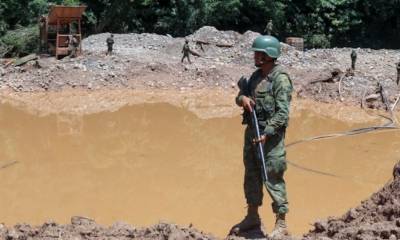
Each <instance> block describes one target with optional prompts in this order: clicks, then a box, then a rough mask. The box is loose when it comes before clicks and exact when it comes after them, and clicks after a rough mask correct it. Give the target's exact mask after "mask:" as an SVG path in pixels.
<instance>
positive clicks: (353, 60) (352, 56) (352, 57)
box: [350, 49, 357, 70]
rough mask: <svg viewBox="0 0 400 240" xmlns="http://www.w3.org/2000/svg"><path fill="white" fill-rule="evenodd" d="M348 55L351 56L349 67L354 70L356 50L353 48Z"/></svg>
mask: <svg viewBox="0 0 400 240" xmlns="http://www.w3.org/2000/svg"><path fill="white" fill-rule="evenodd" d="M350 57H351V69H352V70H355V69H356V60H357V53H356V51H355V50H354V49H353V50H352V51H351V54H350Z"/></svg>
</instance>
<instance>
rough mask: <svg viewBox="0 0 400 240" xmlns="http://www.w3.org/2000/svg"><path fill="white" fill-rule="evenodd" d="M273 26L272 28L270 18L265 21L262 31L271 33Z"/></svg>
mask: <svg viewBox="0 0 400 240" xmlns="http://www.w3.org/2000/svg"><path fill="white" fill-rule="evenodd" d="M273 28H274V24H273V23H272V20H271V19H270V20H269V21H268V23H267V26H266V27H265V29H264V32H265V33H267V35H271V34H272V29H273Z"/></svg>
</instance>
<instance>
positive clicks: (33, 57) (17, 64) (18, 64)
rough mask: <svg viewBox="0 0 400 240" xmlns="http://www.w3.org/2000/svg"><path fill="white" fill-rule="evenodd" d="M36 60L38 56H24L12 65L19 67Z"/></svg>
mask: <svg viewBox="0 0 400 240" xmlns="http://www.w3.org/2000/svg"><path fill="white" fill-rule="evenodd" d="M36 59H38V56H37V55H36V54H35V53H33V54H29V55H28V56H25V57H22V58H19V59H17V60H16V61H15V64H14V65H15V66H21V65H24V64H25V63H27V62H29V61H32V60H36Z"/></svg>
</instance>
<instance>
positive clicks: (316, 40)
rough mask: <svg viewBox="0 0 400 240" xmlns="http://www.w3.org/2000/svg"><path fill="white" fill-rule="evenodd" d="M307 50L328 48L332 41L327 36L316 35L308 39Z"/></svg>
mask: <svg viewBox="0 0 400 240" xmlns="http://www.w3.org/2000/svg"><path fill="white" fill-rule="evenodd" d="M306 46H307V48H328V47H330V41H329V39H328V37H327V36H326V35H325V34H315V35H311V36H308V37H307V38H306Z"/></svg>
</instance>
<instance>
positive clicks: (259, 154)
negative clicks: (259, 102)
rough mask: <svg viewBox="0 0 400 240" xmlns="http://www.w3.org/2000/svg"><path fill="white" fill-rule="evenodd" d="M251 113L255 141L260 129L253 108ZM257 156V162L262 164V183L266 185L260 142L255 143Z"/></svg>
mask: <svg viewBox="0 0 400 240" xmlns="http://www.w3.org/2000/svg"><path fill="white" fill-rule="evenodd" d="M251 113H252V114H251V116H252V117H251V119H252V122H253V131H254V136H255V137H256V139H260V129H259V127H258V120H257V115H256V111H255V110H254V108H253V109H252V111H251ZM257 155H258V160H259V161H261V163H262V168H261V176H262V179H263V182H264V183H266V182H267V181H268V175H267V166H266V165H265V159H264V149H263V144H262V143H261V142H258V143H257Z"/></svg>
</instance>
